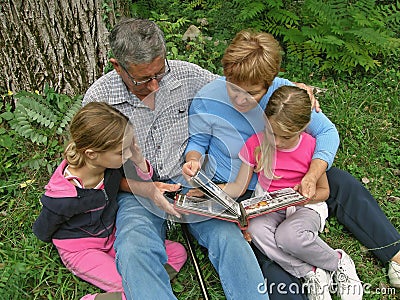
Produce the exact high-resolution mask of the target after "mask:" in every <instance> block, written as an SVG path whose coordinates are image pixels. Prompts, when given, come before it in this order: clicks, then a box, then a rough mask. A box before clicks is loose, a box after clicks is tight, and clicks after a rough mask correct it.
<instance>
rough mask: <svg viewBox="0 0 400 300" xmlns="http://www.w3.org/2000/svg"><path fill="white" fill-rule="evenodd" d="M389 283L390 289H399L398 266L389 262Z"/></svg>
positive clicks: (399, 266)
mask: <svg viewBox="0 0 400 300" xmlns="http://www.w3.org/2000/svg"><path fill="white" fill-rule="evenodd" d="M388 276H389V280H390V281H389V282H390V285H391V286H392V287H395V288H400V265H399V264H398V263H397V262H394V261H391V262H389V270H388Z"/></svg>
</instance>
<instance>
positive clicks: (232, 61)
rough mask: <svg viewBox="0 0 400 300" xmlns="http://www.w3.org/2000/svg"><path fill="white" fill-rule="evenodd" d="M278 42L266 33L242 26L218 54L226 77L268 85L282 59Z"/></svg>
mask: <svg viewBox="0 0 400 300" xmlns="http://www.w3.org/2000/svg"><path fill="white" fill-rule="evenodd" d="M281 52H282V49H281V47H280V45H279V42H278V41H277V40H276V39H275V38H274V37H273V36H272V35H271V34H269V33H265V32H254V31H251V30H242V31H240V32H239V33H238V34H236V36H235V37H234V39H233V40H232V42H231V43H230V45H229V46H228V48H226V50H225V53H224V56H223V58H222V66H223V68H224V74H225V76H226V77H227V80H228V81H233V82H235V83H236V82H247V83H252V84H259V83H264V84H265V86H266V87H267V88H268V87H269V86H270V85H271V84H272V81H273V80H274V78H275V77H276V76H277V75H278V73H279V70H280V65H281V60H282V53H281Z"/></svg>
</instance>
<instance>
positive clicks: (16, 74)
mask: <svg viewBox="0 0 400 300" xmlns="http://www.w3.org/2000/svg"><path fill="white" fill-rule="evenodd" d="M0 4H1V8H0V53H1V55H0V57H1V59H0V65H1V70H2V72H1V73H0V95H4V94H5V93H7V91H12V92H17V91H20V90H26V91H34V90H39V91H41V90H43V87H44V86H45V84H48V85H49V86H50V87H52V88H54V90H55V91H56V92H58V93H62V94H67V95H78V94H82V93H84V92H85V90H86V89H87V88H88V86H89V85H90V84H91V83H92V82H93V81H94V80H96V79H97V78H98V77H100V76H101V75H102V74H103V73H104V71H105V67H106V65H107V62H108V57H107V54H108V50H109V47H108V30H107V27H109V28H111V27H112V26H113V25H114V24H115V22H116V16H117V15H127V12H128V10H127V7H128V6H127V4H126V1H123V0H119V1H99V0H9V1H7V0H0ZM103 20H104V21H103ZM106 25H107V26H106Z"/></svg>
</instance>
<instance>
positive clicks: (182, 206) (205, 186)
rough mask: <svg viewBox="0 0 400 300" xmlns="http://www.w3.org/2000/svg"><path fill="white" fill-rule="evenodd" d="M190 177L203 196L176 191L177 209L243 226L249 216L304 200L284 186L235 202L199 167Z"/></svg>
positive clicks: (244, 226)
mask: <svg viewBox="0 0 400 300" xmlns="http://www.w3.org/2000/svg"><path fill="white" fill-rule="evenodd" d="M191 181H192V182H193V184H194V185H195V186H196V187H198V188H199V189H200V190H201V191H202V192H203V193H204V195H205V196H204V197H202V198H198V197H189V196H186V195H182V194H178V195H176V197H175V203H174V205H175V208H176V209H177V210H179V211H182V212H186V213H193V214H198V215H203V216H209V217H213V218H219V219H223V220H226V221H230V222H236V223H238V225H239V227H240V228H241V229H245V228H247V226H248V222H249V219H251V218H254V217H257V216H259V215H263V214H267V213H270V212H273V211H277V210H280V209H284V208H286V207H289V206H294V205H301V204H303V203H305V202H307V200H308V199H307V198H306V197H304V196H302V195H301V194H300V193H298V192H296V191H295V190H294V189H292V188H284V189H281V190H277V191H273V192H265V193H264V194H263V195H261V196H257V197H252V198H249V199H247V200H244V201H242V202H240V203H239V202H236V201H235V200H234V199H233V198H232V197H230V196H229V195H228V194H227V193H225V192H224V191H223V190H222V189H221V188H220V187H219V186H218V185H216V184H215V183H213V182H212V181H211V179H209V178H207V176H206V175H205V174H204V173H202V172H201V171H199V172H198V173H197V174H196V175H195V176H193V177H192V178H191Z"/></svg>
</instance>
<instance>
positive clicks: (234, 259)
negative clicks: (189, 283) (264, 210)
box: [114, 193, 269, 300]
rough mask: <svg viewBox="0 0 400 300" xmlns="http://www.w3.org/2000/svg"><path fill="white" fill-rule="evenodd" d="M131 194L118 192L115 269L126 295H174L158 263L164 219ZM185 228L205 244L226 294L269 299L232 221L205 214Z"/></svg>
mask: <svg viewBox="0 0 400 300" xmlns="http://www.w3.org/2000/svg"><path fill="white" fill-rule="evenodd" d="M139 199H140V198H139V197H135V196H133V195H132V194H128V193H121V194H120V195H119V196H118V204H119V210H118V214H117V225H116V227H117V232H116V241H115V243H114V247H115V249H116V253H117V254H116V263H117V269H118V271H119V273H120V274H121V276H122V279H123V282H122V284H123V287H124V291H125V295H126V297H127V299H163V300H164V299H176V297H175V296H174V294H173V292H172V288H171V285H170V281H169V277H168V274H167V272H166V271H165V268H164V267H163V265H164V264H165V263H166V262H167V255H166V253H165V247H164V239H165V220H164V219H163V218H161V217H159V216H160V215H162V213H161V212H160V211H158V212H156V214H153V213H152V212H151V211H149V210H148V209H146V208H145V207H143V205H141V203H140V202H142V203H147V204H148V205H149V206H152V208H151V209H152V211H154V212H155V211H157V208H156V207H154V205H151V203H150V202H151V201H150V200H147V199H143V198H142V199H140V200H139ZM189 230H190V231H191V233H192V234H193V236H194V237H195V238H196V239H197V240H198V241H199V243H200V244H201V245H202V246H204V247H206V248H207V249H208V253H209V258H210V261H211V262H212V264H213V265H214V267H215V268H216V270H217V272H218V273H219V275H220V279H221V283H222V286H223V289H224V292H225V296H226V298H227V299H269V298H268V295H267V294H265V293H260V292H259V285H262V284H263V282H264V278H263V275H262V273H261V270H260V268H259V266H258V263H257V260H256V258H255V256H254V254H253V252H252V250H251V248H250V245H249V244H248V243H247V242H246V241H245V240H244V238H243V236H242V233H241V231H240V229H239V228H238V226H237V225H236V224H234V223H230V222H226V221H221V220H217V219H210V220H207V221H203V222H198V223H193V224H189Z"/></svg>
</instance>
